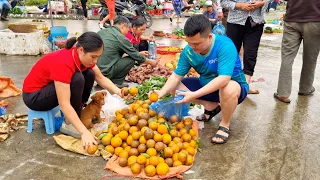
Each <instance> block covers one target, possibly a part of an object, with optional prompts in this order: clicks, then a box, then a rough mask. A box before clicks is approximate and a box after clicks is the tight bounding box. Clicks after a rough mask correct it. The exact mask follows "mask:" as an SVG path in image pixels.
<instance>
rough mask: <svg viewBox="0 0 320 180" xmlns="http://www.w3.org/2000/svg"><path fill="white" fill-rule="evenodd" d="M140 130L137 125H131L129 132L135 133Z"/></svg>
mask: <svg viewBox="0 0 320 180" xmlns="http://www.w3.org/2000/svg"><path fill="white" fill-rule="evenodd" d="M138 130H139V129H138V127H137V126H131V127H130V129H129V133H130V134H132V133H134V132H138Z"/></svg>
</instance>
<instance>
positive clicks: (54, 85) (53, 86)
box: [23, 32, 121, 147]
mask: <svg viewBox="0 0 320 180" xmlns="http://www.w3.org/2000/svg"><path fill="white" fill-rule="evenodd" d="M74 45H76V46H75V47H74ZM102 52H103V41H102V39H101V38H100V36H99V35H98V34H96V33H94V32H86V33H84V34H82V35H81V36H80V37H78V38H70V39H69V40H68V41H67V43H66V48H65V49H62V50H60V51H56V52H53V53H51V54H48V55H46V56H44V57H42V58H41V59H40V60H39V61H38V62H37V63H36V64H35V65H34V66H33V68H32V69H31V71H30V72H29V74H28V75H27V77H26V78H25V80H24V83H23V101H24V102H25V104H26V105H27V107H28V108H30V109H32V110H35V111H47V110H51V109H53V108H54V107H56V106H58V105H59V106H60V108H61V110H62V112H63V113H64V115H65V117H66V120H67V121H69V122H70V123H71V124H72V125H73V126H74V127H75V129H76V130H77V131H78V132H79V133H80V135H81V139H82V142H83V145H84V146H85V147H87V146H88V145H90V144H92V143H95V144H96V143H97V142H96V141H95V139H94V137H93V136H92V134H91V133H90V132H89V131H88V130H87V128H86V127H85V126H84V125H83V123H82V122H81V121H80V118H79V117H80V114H81V110H82V104H83V103H85V102H86V101H87V100H88V98H89V96H90V92H91V90H92V87H93V83H94V81H97V83H98V84H99V85H100V86H101V87H103V88H105V89H107V90H108V91H109V92H110V93H113V94H118V95H121V90H120V89H119V88H118V87H116V86H115V85H114V84H113V83H112V82H111V81H110V80H109V79H107V78H106V77H104V76H103V75H102V74H101V72H100V70H99V68H98V67H97V66H96V65H95V64H96V63H97V60H98V58H99V56H100V55H101V54H102Z"/></svg>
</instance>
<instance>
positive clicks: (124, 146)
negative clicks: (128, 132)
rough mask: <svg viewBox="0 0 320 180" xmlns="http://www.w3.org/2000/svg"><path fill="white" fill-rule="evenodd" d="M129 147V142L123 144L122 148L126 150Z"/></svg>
mask: <svg viewBox="0 0 320 180" xmlns="http://www.w3.org/2000/svg"><path fill="white" fill-rule="evenodd" d="M127 146H129V145H128V144H127V142H125V141H124V142H122V145H121V147H122V148H123V149H125V148H126V147H127Z"/></svg>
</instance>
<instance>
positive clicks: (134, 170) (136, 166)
mask: <svg viewBox="0 0 320 180" xmlns="http://www.w3.org/2000/svg"><path fill="white" fill-rule="evenodd" d="M130 169H131V172H132V173H133V174H139V173H140V172H141V165H140V164H138V163H134V164H133V165H131V166H130Z"/></svg>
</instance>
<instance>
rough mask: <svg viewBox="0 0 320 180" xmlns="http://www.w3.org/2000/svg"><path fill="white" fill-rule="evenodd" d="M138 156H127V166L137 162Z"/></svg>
mask: <svg viewBox="0 0 320 180" xmlns="http://www.w3.org/2000/svg"><path fill="white" fill-rule="evenodd" d="M137 159H138V157H137V156H130V157H129V158H128V166H131V165H132V164H134V163H136V162H137Z"/></svg>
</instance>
